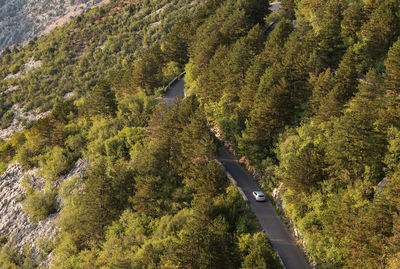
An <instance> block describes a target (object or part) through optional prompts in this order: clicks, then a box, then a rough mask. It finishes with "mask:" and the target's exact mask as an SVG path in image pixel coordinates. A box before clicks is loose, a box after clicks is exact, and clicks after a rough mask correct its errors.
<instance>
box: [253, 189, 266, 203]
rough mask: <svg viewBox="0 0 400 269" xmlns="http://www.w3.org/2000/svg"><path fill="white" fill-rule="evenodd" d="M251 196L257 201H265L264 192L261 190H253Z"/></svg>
mask: <svg viewBox="0 0 400 269" xmlns="http://www.w3.org/2000/svg"><path fill="white" fill-rule="evenodd" d="M253 196H254V199H256V201H258V202H264V201H265V194H264V193H263V192H262V191H253Z"/></svg>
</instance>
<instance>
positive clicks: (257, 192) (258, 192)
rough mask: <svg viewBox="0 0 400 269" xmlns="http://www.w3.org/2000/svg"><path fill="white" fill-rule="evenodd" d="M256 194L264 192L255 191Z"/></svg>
mask: <svg viewBox="0 0 400 269" xmlns="http://www.w3.org/2000/svg"><path fill="white" fill-rule="evenodd" d="M255 193H256V194H264V193H263V192H262V191H255Z"/></svg>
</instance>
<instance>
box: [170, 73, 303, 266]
mask: <svg viewBox="0 0 400 269" xmlns="http://www.w3.org/2000/svg"><path fill="white" fill-rule="evenodd" d="M184 89H185V81H184V80H183V79H180V80H177V81H176V82H175V83H174V84H172V85H171V87H170V89H168V91H167V92H166V95H165V97H164V101H165V102H166V103H167V104H169V105H171V104H172V102H173V100H174V99H175V98H178V99H179V100H181V99H182V98H183V97H184ZM218 160H219V161H220V162H221V163H222V164H223V166H224V168H225V170H226V171H227V172H228V173H229V174H230V175H231V176H232V178H233V179H234V180H235V182H236V184H235V185H236V186H237V187H238V189H239V190H241V191H242V193H243V194H244V197H247V203H248V204H249V206H250V208H251V209H252V211H253V212H254V214H255V215H256V217H257V219H258V221H259V222H260V224H261V226H262V228H263V229H264V232H265V233H266V234H267V235H268V237H269V239H270V241H271V244H272V246H273V247H274V249H275V250H276V252H277V253H278V254H279V256H280V258H281V260H282V263H283V265H284V266H285V268H287V269H292V268H293V269H294V268H296V269H308V268H309V266H308V264H307V262H306V260H305V258H304V256H303V255H302V253H301V252H300V250H299V248H298V247H297V246H296V244H295V243H294V241H293V239H292V238H291V237H290V235H289V232H288V231H287V229H286V227H285V225H284V224H283V223H282V221H281V219H280V217H279V215H278V213H276V211H275V208H274V207H273V205H272V204H271V202H270V201H266V202H264V203H260V202H256V201H255V200H254V199H253V196H252V192H253V191H257V190H261V189H260V188H259V187H258V186H257V184H256V183H255V181H254V180H253V178H252V177H251V176H250V175H249V174H248V173H247V172H246V171H245V170H244V169H243V168H242V167H241V166H240V164H239V163H238V161H237V160H236V159H235V157H233V156H232V155H231V154H230V153H229V152H228V151H227V150H226V149H225V148H219V149H218ZM243 194H242V195H243ZM245 200H246V199H245Z"/></svg>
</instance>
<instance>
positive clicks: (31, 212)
mask: <svg viewBox="0 0 400 269" xmlns="http://www.w3.org/2000/svg"><path fill="white" fill-rule="evenodd" d="M55 196H56V193H55V192H54V191H52V190H50V191H39V190H34V191H33V192H32V194H30V195H28V196H27V198H26V200H25V203H24V205H23V209H24V211H25V213H26V214H28V216H29V217H30V219H31V220H32V221H41V220H43V219H45V218H46V217H47V216H49V215H50V214H52V213H55V212H56V210H57V209H56V204H55Z"/></svg>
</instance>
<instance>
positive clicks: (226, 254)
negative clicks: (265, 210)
mask: <svg viewBox="0 0 400 269" xmlns="http://www.w3.org/2000/svg"><path fill="white" fill-rule="evenodd" d="M116 3H117V2H112V3H111V4H110V6H108V7H110V10H114V11H113V12H117V13H118V12H119V11H121V10H125V9H124V8H126V10H127V12H128V11H129V10H131V9H130V7H129V5H127V6H124V8H117V7H116V6H118V5H117V4H116ZM140 3H146V4H148V5H151V4H152V3H151V1H143V2H140ZM131 6H132V9H133V10H136V9H135V8H137V7H136V6H135V5H134V4H131ZM200 6H201V8H200ZM200 6H199V8H198V9H196V8H195V9H196V12H194V11H193V13H187V14H185V15H187V16H186V17H184V16H182V17H181V19H180V20H178V22H176V23H174V26H173V27H172V24H171V29H170V31H169V34H168V35H164V34H162V35H160V36H158V37H157V38H155V39H152V40H151V42H149V43H146V44H150V45H149V46H147V48H146V49H142V48H141V46H138V47H140V48H139V49H136V48H137V47H135V46H134V45H132V48H135V49H132V52H131V53H133V51H135V52H136V51H137V57H136V56H132V57H135V60H134V61H133V59H132V58H129V57H131V56H129V57H128V56H127V57H128V58H124V59H125V60H126V63H124V64H122V60H123V58H120V60H118V61H115V62H114V61H106V60H104V59H107V57H108V56H107V57H106V58H101V57H100V58H93V59H91V58H86V57H88V56H85V55H92V54H90V53H87V54H86V53H84V54H83V56H80V57H75V58H73V59H75V60H76V59H79V62H80V63H82V64H84V62H83V61H84V59H86V60H85V61H87V63H91V64H92V63H94V64H93V68H97V67H98V66H102V65H103V64H104V66H106V67H107V68H108V67H111V69H107V70H109V71H107V72H105V73H106V74H107V76H105V77H107V78H108V79H106V80H105V81H102V79H101V78H103V77H104V73H102V72H97V71H96V72H93V73H89V74H86V75H85V73H79V72H78V71H76V72H78V73H74V72H75V71H74V72H73V74H75V75H74V76H71V75H69V73H68V72H66V73H65V74H67V75H66V76H65V78H66V79H65V83H61V84H60V86H58V85H53V84H49V85H53V86H52V87H47V88H45V89H48V91H49V92H50V93H52V92H53V90H54V93H56V92H57V94H56V96H58V99H57V98H50V97H49V102H44V104H45V105H43V111H46V110H47V109H50V108H53V107H54V109H53V110H52V114H51V116H49V117H47V118H45V119H42V120H39V121H38V122H36V123H35V124H33V126H31V128H29V129H28V130H26V131H24V132H22V133H17V134H15V135H14V136H13V138H12V139H11V140H10V141H8V142H4V143H3V144H2V145H1V146H0V158H1V161H2V163H3V166H5V167H6V164H8V163H9V162H11V161H13V160H18V161H20V163H21V164H22V165H23V166H24V167H25V168H27V169H29V168H32V167H40V168H41V171H42V173H43V174H44V175H45V176H46V182H47V184H46V188H45V189H44V190H40V191H38V190H34V189H30V188H29V179H28V180H26V181H27V185H28V187H27V193H26V197H25V201H24V207H25V210H26V211H27V212H28V213H29V215H30V216H31V218H32V219H36V220H39V219H42V218H44V217H46V216H47V215H48V214H50V213H52V212H54V210H55V208H54V204H53V201H54V198H55V197H61V198H62V200H63V205H64V208H63V210H62V213H61V216H60V222H59V226H60V227H61V232H60V234H59V236H58V237H57V238H56V240H55V241H54V242H52V244H53V245H52V247H51V248H50V249H51V250H53V251H54V252H53V253H54V255H55V256H54V267H55V268H82V267H88V266H89V265H90V266H93V267H96V268H97V267H103V268H119V267H123V268H124V267H128V268H141V267H149V268H157V267H161V266H164V267H166V268H171V267H178V268H187V267H192V268H204V267H213V266H216V267H218V268H238V267H243V268H254V267H257V268H265V267H266V266H270V267H271V268H275V267H279V266H280V265H279V263H278V262H277V258H276V256H275V254H274V253H273V251H272V249H271V247H270V245H269V244H268V243H267V242H268V239H267V238H266V237H265V235H263V234H262V233H256V232H257V231H258V230H257V229H258V228H257V226H256V225H255V224H254V223H255V221H254V218H253V217H252V216H251V214H250V213H249V210H248V208H247V207H246V205H245V204H243V202H242V201H241V200H240V196H239V194H238V193H237V192H236V191H235V190H234V189H233V188H232V187H228V185H227V181H226V178H225V176H224V175H223V173H222V171H221V168H220V167H219V166H218V165H217V164H216V163H215V162H214V157H215V148H216V142H215V141H214V138H213V136H212V135H211V134H210V132H209V131H208V130H209V127H210V126H211V125H212V126H214V125H215V126H217V127H218V128H219V129H220V130H221V132H222V134H223V136H224V139H225V140H226V141H229V142H230V143H231V145H232V147H233V149H234V151H235V153H236V155H237V156H245V157H246V158H247V159H248V160H249V162H250V163H251V164H252V165H254V166H256V167H257V169H258V170H259V171H261V172H262V173H263V174H264V179H263V182H261V183H262V185H263V187H264V188H265V190H266V191H272V189H273V188H274V187H277V186H279V185H280V183H283V185H282V186H283V187H281V197H282V199H283V200H284V202H285V211H286V213H287V214H288V216H289V217H290V218H291V219H293V221H294V222H295V226H296V228H297V229H298V230H299V231H300V233H301V234H302V237H303V239H304V241H305V246H306V248H307V251H308V253H309V254H310V255H311V256H312V258H313V259H314V260H315V261H316V262H317V265H318V267H319V268H398V267H399V266H400V245H399V240H398V238H399V234H400V216H399V210H400V208H399V198H400V192H399V188H400V182H399V179H400V177H399V175H400V166H399V159H400V107H399V105H400V103H399V101H400V99H399V92H400V64H399V62H400V40H399V36H400V17H399V16H400V15H399V11H400V1H398V0H380V1H376V0H323V1H316V0H301V1H294V0H283V1H282V2H281V9H280V10H279V11H278V12H277V13H273V14H268V13H269V11H268V4H267V3H266V1H261V0H247V1H245V0H239V1H233V0H225V1H222V0H221V1H218V0H209V1H206V3H205V4H204V5H200ZM111 7H113V8H111ZM157 7H158V6H157ZM193 8H194V7H193ZM101 10H103V11H101ZM117 10H119V11H117ZM136 11H137V10H136ZM99 12H103V13H101V14H98V13H99ZM95 14H97V15H96V16H98V17H97V18H102V17H101V16H103V15H104V14H107V9H96V10H94V11H91V12H89V13H88V15H83V16H82V17H81V19H79V18H77V19H75V20H74V21H73V22H72V23H71V24H69V25H67V26H65V27H64V28H60V30H58V31H59V33H60V34H61V32H62V31H63V30H62V29H73V27H78V28H79V27H82V25H88V24H89V21H91V22H92V23H93V24H92V23H91V24H90V26H91V27H90V29H91V30H90V31H89V30H86V31H82V32H79V31H77V33H82V35H83V33H87V34H89V33H91V31H93V33H92V34H91V35H92V36H93V37H95V36H96V35H95V33H96V27H94V25H95V24H94V23H95V22H96V23H100V22H101V21H102V20H101V19H97V20H94V21H93V19H89V18H93V16H95ZM121 14H127V13H121ZM191 14H194V15H191ZM86 16H87V17H86ZM106 17H107V16H106ZM107 18H110V17H107ZM111 18H121V20H122V18H125V19H126V18H131V17H130V16H126V17H124V16H111ZM271 22H275V23H276V25H275V27H274V29H273V30H272V31H271V33H269V34H267V31H266V30H267V26H268V25H269V24H270V23H271ZM80 23H81V24H82V25H81V24H80ZM74 24H75V26H74ZM162 24H163V23H162V21H161V25H162ZM96 25H97V24H96ZM100 25H101V24H100ZM68 27H70V28H68ZM116 28H118V29H121V27H116ZM109 31H110V32H112V31H113V30H112V29H111V28H110V29H109ZM74 32H75V30H71V33H74ZM55 33H58V32H55ZM99 33H100V31H99ZM53 35H55V34H53ZM91 35H89V36H91ZM51 36H52V35H50V36H49V37H46V38H50V37H51ZM83 36H84V35H83ZM128 36H129V35H128ZM46 38H43V39H40V40H38V41H37V42H38V43H32V44H29V45H28V46H27V47H24V48H22V49H21V51H19V52H9V53H8V54H6V55H4V56H2V58H1V61H2V65H1V71H0V74H1V77H6V76H7V74H9V73H10V72H11V73H14V74H17V73H18V72H19V70H20V68H21V66H22V65H21V64H20V65H19V67H18V65H16V66H15V69H14V68H13V69H10V68H11V67H12V65H11V64H10V63H11V62H6V61H11V60H12V62H13V63H18V62H16V61H15V59H19V58H18V57H22V56H20V55H23V53H26V55H27V57H26V58H25V59H29V57H31V54H29V53H32V52H30V51H32V50H30V48H32V46H43V47H46V48H51V46H50V45H46V44H47V43H46V42H47V41H46ZM156 39H157V40H156ZM93 40H96V39H93ZM117 40H120V39H117ZM127 40H130V39H129V38H128V39H127ZM158 40H160V42H158ZM156 41H157V42H156ZM42 42H43V43H42ZM93 42H94V41H93ZM35 44H36V45H35ZM49 44H52V43H49ZM65 44H68V46H71V48H68V49H66V50H65V51H67V52H68V53H71V52H73V53H76V55H79V54H80V53H82V52H83V51H82V50H79V48H80V47H79V46H76V45H74V44H73V43H68V42H66V43H65ZM101 44H103V42H98V43H96V46H97V45H101ZM54 46H55V47H56V48H58V45H57V44H54ZM57 51H58V50H57ZM96 51H97V50H96ZM118 51H119V50H118V49H117V50H114V53H116V55H124V54H122V53H119V54H118ZM93 55H97V54H93ZM107 55H114V54H113V53H112V50H111V51H110V53H109V54H107ZM129 55H130V54H129ZM7 59H8V60H7ZM68 59H69V58H68ZM96 59H97V60H96ZM115 59H119V58H115ZM35 60H38V59H36V58H35ZM42 61H44V58H43V59H42ZM51 63H52V62H51V61H49V62H48V64H49V66H50V67H52V64H51ZM45 66H46V65H43V66H42V68H41V69H40V70H42V69H43V70H46V69H45V68H44V67H45ZM91 66H92V65H91ZM68 68H71V70H74V68H72V66H70V67H68ZM68 68H67V65H66V67H65V70H67V71H68V70H70V69H68ZM84 69H85V68H84ZM183 69H185V70H186V72H187V75H186V77H185V80H186V91H187V95H188V97H187V98H186V99H185V100H184V101H183V102H182V103H181V104H178V103H176V104H175V105H174V106H173V108H172V109H171V110H170V109H168V108H167V107H166V106H165V105H164V104H160V103H159V101H158V99H157V98H156V96H157V95H158V94H159V90H158V89H160V88H162V86H163V85H165V83H166V82H168V81H169V79H170V78H171V77H173V76H174V75H176V74H179V73H180V72H181V71H182V70H183ZM60 70H61V69H60ZM63 70H64V69H63ZM77 70H79V68H78V69H77ZM85 70H86V69H85ZM89 70H90V69H89ZM38 72H42V71H35V72H33V73H32V74H31V75H29V76H35V75H36V74H39V73H38ZM59 74H64V73H58V72H57V71H55V73H54V74H53V75H54V76H56V75H59ZM29 76H28V77H26V78H25V79H27V78H29ZM46 76H48V75H46ZM71 78H74V79H71ZM75 78H76V81H77V83H74V84H73V85H78V86H77V88H74V89H75V91H76V92H77V93H78V97H77V98H76V99H75V100H73V101H62V100H61V96H62V94H65V93H67V92H69V91H70V90H71V89H70V88H68V89H67V88H66V89H63V87H64V86H65V87H66V86H67V85H69V84H68V83H69V82H68V81H69V80H70V79H71V81H73V82H75ZM85 78H86V79H85ZM82 79H83V80H82ZM67 80H68V81H67ZM10 81H11V80H7V81H6V82H4V81H2V82H1V83H2V87H3V88H2V89H4V90H6V89H7V87H9V86H10V85H9V84H4V83H10ZM38 81H40V83H44V82H45V81H47V80H46V79H45V80H43V81H42V80H38ZM55 81H57V80H55ZM79 81H80V82H79ZM16 82H18V83H25V82H24V79H21V80H16ZM21 85H23V84H21ZM27 85H30V84H27ZM35 85H36V84H35ZM79 85H80V86H79ZM74 87H75V86H74ZM27 89H31V90H29V91H27V92H24V94H22V93H18V91H17V92H15V93H13V94H12V95H11V96H12V97H11V99H4V98H3V97H2V98H3V99H2V100H4V102H6V104H7V105H8V107H10V106H11V105H12V104H13V103H14V102H15V101H18V102H21V100H26V101H25V102H26V105H27V107H31V108H36V107H42V104H39V103H38V104H33V103H32V102H38V101H37V100H42V101H43V100H45V99H43V98H42V99H40V98H39V99H37V98H33V97H35V96H36V94H39V93H40V91H37V90H36V89H37V88H35V87H33V88H32V87H31V88H29V87H28V88H27ZM26 96H28V97H29V98H27V99H24V98H25V97H26ZM44 96H47V95H44ZM49 96H51V94H50V95H49ZM81 96H82V97H81ZM46 98H47V97H46ZM50 99H51V100H54V101H51V102H50ZM7 100H8V101H7ZM46 100H47V99H46ZM28 101H29V102H28ZM7 102H8V103H7ZM30 102H31V103H30ZM48 104H51V105H49V107H46V106H47V105H48ZM7 105H5V106H3V105H2V107H7ZM3 113H5V111H3ZM4 118H5V119H4ZM3 119H4V120H5V121H6V120H7V115H6V116H3ZM50 130H51V131H50ZM78 158H85V159H87V160H88V161H89V162H90V169H89V171H88V174H87V176H86V177H84V178H76V179H75V180H74V181H69V182H68V183H65V184H63V185H62V186H59V187H57V184H55V183H54V182H57V179H58V178H59V177H60V176H61V175H63V174H65V173H66V172H67V171H69V170H70V169H71V167H72V165H73V164H74V163H75V161H76V160H77V159H78ZM100 197H101V198H100ZM83 210H85V212H87V213H86V214H82V211H83ZM169 225H171V226H169ZM3 241H4V240H2V241H1V242H3ZM11 254H12V249H10V248H8V247H7V245H6V246H4V247H3V250H2V254H1V256H0V257H2V258H1V259H0V260H1V262H2V264H1V263H0V265H3V266H4V264H6V263H5V262H9V263H8V264H12V263H14V264H20V265H21V264H23V263H24V262H21V261H22V260H23V258H24V257H25V262H26V263H28V262H29V257H30V256H29V252H27V254H25V255H22V256H24V257H17V256H18V255H11ZM227 261H229V262H227ZM255 264H256V265H257V266H255ZM90 266H89V267H90Z"/></svg>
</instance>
